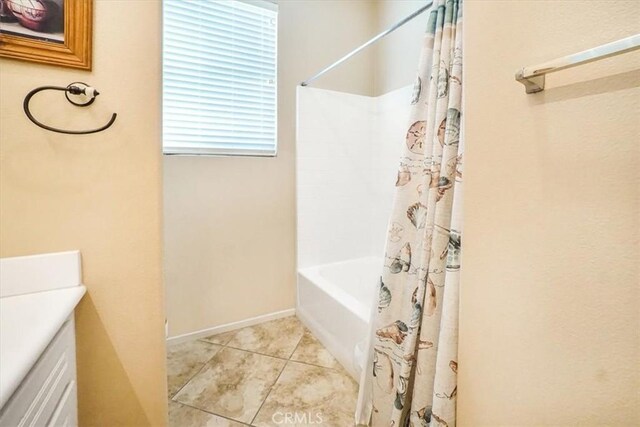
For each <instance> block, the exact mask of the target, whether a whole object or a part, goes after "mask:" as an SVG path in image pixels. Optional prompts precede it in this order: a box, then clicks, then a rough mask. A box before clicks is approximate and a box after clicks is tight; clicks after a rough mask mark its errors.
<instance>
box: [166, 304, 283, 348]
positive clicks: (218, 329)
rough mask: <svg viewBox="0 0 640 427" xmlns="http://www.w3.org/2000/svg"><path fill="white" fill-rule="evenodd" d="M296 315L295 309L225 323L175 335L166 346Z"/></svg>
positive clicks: (168, 339) (168, 340)
mask: <svg viewBox="0 0 640 427" xmlns="http://www.w3.org/2000/svg"><path fill="white" fill-rule="evenodd" d="M294 314H296V309H295V308H290V309H288V310H282V311H276V312H275V313H267V314H263V315H261V316H256V317H251V318H249V319H244V320H240V321H238V322H232V323H226V324H224V325H220V326H214V327H213V328H207V329H201V330H199V331H195V332H189V333H186V334H182V335H176V336H175V337H169V338H167V344H168V345H170V344H178V343H181V342H185V341H191V340H195V339H198V338H203V337H208V336H209V335H214V334H221V333H223V332H229V331H235V330H236V329H240V328H244V327H247V326H253V325H257V324H258V323H264V322H268V321H269V320H276V319H281V318H283V317H289V316H293V315H294Z"/></svg>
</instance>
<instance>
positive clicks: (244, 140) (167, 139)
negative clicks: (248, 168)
mask: <svg viewBox="0 0 640 427" xmlns="http://www.w3.org/2000/svg"><path fill="white" fill-rule="evenodd" d="M277 17H278V14H277V6H276V5H275V4H273V3H271V2H268V1H262V0H242V1H241V0H197V1H189V0H164V31H163V33H164V36H163V42H164V45H163V54H164V55H163V150H164V153H165V154H218V155H248V156H274V155H275V154H276V45H277V44H276V41H277V40H276V38H277Z"/></svg>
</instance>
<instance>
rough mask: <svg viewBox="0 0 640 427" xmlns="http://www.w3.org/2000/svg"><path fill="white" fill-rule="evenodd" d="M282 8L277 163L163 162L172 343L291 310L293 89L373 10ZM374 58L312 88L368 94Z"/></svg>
mask: <svg viewBox="0 0 640 427" xmlns="http://www.w3.org/2000/svg"><path fill="white" fill-rule="evenodd" d="M279 5H280V6H279V7H280V9H279V18H278V22H279V29H278V32H279V41H278V56H279V58H278V116H279V117H278V156H277V157H275V158H256V157H253V158H250V157H246V158H241V157H205V156H196V157H191V156H188V157H178V156H165V157H164V215H165V221H164V233H165V234H164V236H165V261H164V266H165V282H166V294H167V298H166V304H167V317H168V319H169V335H170V336H176V335H181V334H185V333H189V332H194V331H197V330H200V329H206V328H211V327H214V326H218V325H221V324H225V323H229V322H235V321H238V320H243V319H247V318H250V317H254V316H259V315H263V314H267V313H272V312H276V311H279V310H284V309H289V308H293V307H295V283H296V278H295V258H296V252H295V231H296V225H295V114H296V104H295V89H296V86H297V85H298V84H299V83H300V81H302V80H304V79H306V78H308V77H310V76H311V75H313V74H315V73H316V72H317V71H319V70H320V69H321V68H323V67H324V66H326V65H328V64H330V63H331V62H333V61H335V60H336V59H337V58H339V57H340V56H342V55H344V54H345V53H347V52H349V51H350V50H351V49H353V48H354V47H355V46H357V45H359V44H361V43H363V42H364V41H365V40H368V39H369V38H370V37H371V36H372V35H373V34H374V33H375V31H376V29H375V7H373V3H372V2H370V1H341V0H337V1H313V0H310V1H300V0H280V1H279ZM372 55H373V52H371V51H370V52H366V53H363V54H362V55H360V56H358V57H356V58H354V59H353V60H352V61H350V62H349V63H348V64H344V65H343V66H342V67H340V68H338V69H336V70H334V71H332V72H331V73H330V74H327V75H326V76H325V77H323V78H322V79H320V80H318V81H317V82H316V83H314V86H315V87H325V88H329V89H333V90H339V91H347V92H352V93H359V94H371V93H372V91H373V73H372V72H371V66H372V63H373V56H372Z"/></svg>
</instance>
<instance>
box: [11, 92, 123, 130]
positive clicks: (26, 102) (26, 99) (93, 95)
mask: <svg viewBox="0 0 640 427" xmlns="http://www.w3.org/2000/svg"><path fill="white" fill-rule="evenodd" d="M43 90H60V91H63V92H64V96H65V97H66V98H67V101H69V102H70V103H72V104H73V105H75V106H78V107H86V106H88V105H91V104H93V101H95V100H96V96H98V95H100V93H99V92H98V91H97V90H95V89H94V88H92V87H90V86H89V85H87V84H86V83H82V82H73V83H71V84H70V85H69V86H67V87H62V86H40V87H37V88H35V89H33V90H32V91H31V92H29V93H28V94H27V96H25V97H24V102H23V103H22V107H23V108H24V113H25V114H26V115H27V117H28V118H29V120H31V121H32V122H33V123H35V124H36V125H37V126H40V127H41V128H42V129H46V130H49V131H51V132H58V133H68V134H72V135H84V134H87V133H96V132H102V131H103V130H105V129H108V128H110V127H111V125H112V124H113V122H115V121H116V117H117V116H118V115H117V114H116V113H113V114H112V115H111V118H110V119H109V121H108V122H107V124H106V125H104V126H102V127H99V128H97V129H92V130H64V129H57V128H54V127H51V126H47V125H45V124H43V123H40V122H39V121H38V120H36V119H35V117H33V114H31V111H29V101H31V98H32V97H33V95H35V94H36V93H38V92H42V91H43ZM69 94H71V95H86V96H88V97H89V98H90V99H89V100H88V101H87V102H85V103H80V102H75V101H73V100H72V99H71V98H69Z"/></svg>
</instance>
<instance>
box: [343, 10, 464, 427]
mask: <svg viewBox="0 0 640 427" xmlns="http://www.w3.org/2000/svg"><path fill="white" fill-rule="evenodd" d="M411 102H412V104H413V108H412V111H411V117H410V121H409V126H408V130H407V134H406V139H405V141H404V144H403V151H402V156H401V159H400V165H399V168H398V178H397V182H396V195H395V200H394V207H393V213H392V215H391V219H390V221H389V231H388V239H387V244H386V251H385V264H384V268H383V273H382V278H381V282H380V284H379V287H380V289H379V297H378V306H377V309H375V308H374V313H373V323H372V324H373V328H374V331H372V336H371V345H370V350H371V351H370V356H369V363H368V369H366V370H365V372H363V378H362V381H361V390H360V397H359V406H358V410H357V413H356V422H357V423H358V424H367V423H370V425H372V426H374V427H378V426H384V427H387V426H394V427H404V426H411V427H422V426H432V427H436V426H438V427H442V426H445V427H446V426H448V427H453V426H455V422H456V418H455V413H456V394H457V393H456V392H457V382H456V373H457V370H458V362H457V349H458V344H457V340H458V283H459V270H460V254H461V253H460V251H461V246H460V240H461V231H462V230H461V215H462V206H461V202H462V161H463V141H462V138H461V135H460V129H461V126H460V120H461V109H462V108H461V107H462V105H461V104H462V0H436V1H435V3H434V7H433V8H432V10H431V12H430V15H429V20H428V28H427V32H426V34H425V37H424V45H423V49H422V53H421V57H420V63H419V68H418V77H417V79H416V83H415V87H414V94H413V99H412V101H411Z"/></svg>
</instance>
